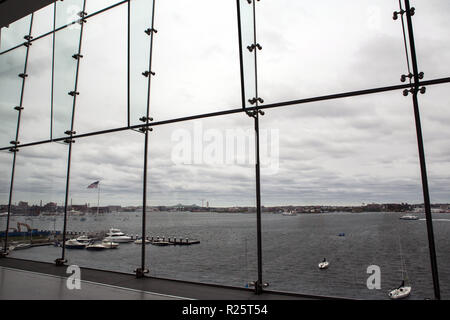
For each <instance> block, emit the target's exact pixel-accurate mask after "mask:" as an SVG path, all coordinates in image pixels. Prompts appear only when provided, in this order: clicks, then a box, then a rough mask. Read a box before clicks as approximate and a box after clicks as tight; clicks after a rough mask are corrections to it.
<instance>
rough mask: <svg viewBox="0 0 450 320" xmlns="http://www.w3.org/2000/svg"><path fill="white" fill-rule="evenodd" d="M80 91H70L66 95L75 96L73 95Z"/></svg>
mask: <svg viewBox="0 0 450 320" xmlns="http://www.w3.org/2000/svg"><path fill="white" fill-rule="evenodd" d="M79 94H80V93H79V92H78V91H70V92H69V93H68V95H69V96H72V97H75V95H77V96H78V95H79Z"/></svg>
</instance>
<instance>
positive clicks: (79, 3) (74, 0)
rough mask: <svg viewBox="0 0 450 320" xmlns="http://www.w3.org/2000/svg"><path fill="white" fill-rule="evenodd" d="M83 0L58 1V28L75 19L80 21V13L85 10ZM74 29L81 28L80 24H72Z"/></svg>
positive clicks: (56, 26)
mask: <svg viewBox="0 0 450 320" xmlns="http://www.w3.org/2000/svg"><path fill="white" fill-rule="evenodd" d="M83 4H84V1H83V0H64V1H57V2H56V25H55V28H56V29H58V28H60V27H62V26H65V25H67V24H69V23H72V22H74V21H78V20H79V19H80V16H79V15H78V13H80V12H81V11H83ZM71 28H72V29H79V24H73V25H71Z"/></svg>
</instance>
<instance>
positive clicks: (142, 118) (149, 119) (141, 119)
mask: <svg viewBox="0 0 450 320" xmlns="http://www.w3.org/2000/svg"><path fill="white" fill-rule="evenodd" d="M147 120H148V121H153V118H152V117H148V118H147V117H141V118H139V121H142V122H147Z"/></svg>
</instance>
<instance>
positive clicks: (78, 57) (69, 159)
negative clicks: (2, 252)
mask: <svg viewBox="0 0 450 320" xmlns="http://www.w3.org/2000/svg"><path fill="white" fill-rule="evenodd" d="M85 10H86V0H84V2H83V11H82V12H80V20H79V23H80V26H81V27H80V28H81V30H80V41H79V43H78V52H77V53H76V54H75V55H74V56H73V57H74V58H75V59H76V60H77V68H76V73H75V89H74V91H72V92H70V93H69V94H71V95H72V96H73V104H72V119H71V123H70V131H66V132H65V133H66V134H67V135H69V138H67V139H65V140H64V142H65V143H68V144H69V152H68V156H67V175H66V194H65V199H64V224H63V239H62V251H61V258H59V259H56V260H55V263H56V265H64V263H65V262H67V260H66V259H65V253H66V232H67V207H68V203H69V189H70V165H71V162H72V145H73V143H74V142H75V141H74V140H73V135H74V134H75V131H74V123H75V107H76V102H77V95H78V92H77V89H78V74H79V71H80V60H81V57H82V56H81V45H82V42H83V27H84V22H85V21H84V16H85Z"/></svg>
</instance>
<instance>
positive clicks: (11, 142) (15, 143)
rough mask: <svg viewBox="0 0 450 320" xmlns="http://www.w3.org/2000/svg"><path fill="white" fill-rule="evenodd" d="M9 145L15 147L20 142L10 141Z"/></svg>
mask: <svg viewBox="0 0 450 320" xmlns="http://www.w3.org/2000/svg"><path fill="white" fill-rule="evenodd" d="M9 143H10V144H12V145H15V146H17V145H18V144H20V141H10V142H9Z"/></svg>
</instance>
